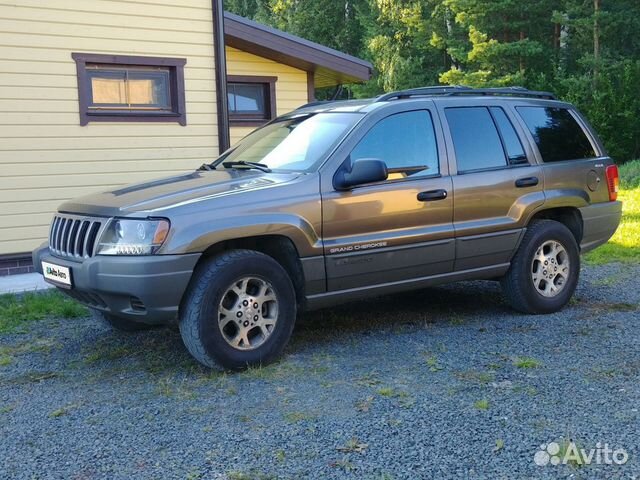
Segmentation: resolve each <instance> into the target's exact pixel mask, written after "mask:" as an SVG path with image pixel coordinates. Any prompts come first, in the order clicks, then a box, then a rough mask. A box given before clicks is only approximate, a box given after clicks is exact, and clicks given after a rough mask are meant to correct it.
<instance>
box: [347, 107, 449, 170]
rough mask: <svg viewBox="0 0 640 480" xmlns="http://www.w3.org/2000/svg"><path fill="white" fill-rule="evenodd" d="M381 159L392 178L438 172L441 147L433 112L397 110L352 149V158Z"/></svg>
mask: <svg viewBox="0 0 640 480" xmlns="http://www.w3.org/2000/svg"><path fill="white" fill-rule="evenodd" d="M361 158H379V159H380V160H382V161H384V162H385V163H386V164H387V168H388V169H389V174H390V175H389V179H390V180H398V179H401V178H406V177H413V176H420V175H437V174H438V173H439V172H440V168H439V165H438V149H437V146H436V134H435V130H434V127H433V121H432V120H431V114H430V113H429V112H428V111H426V110H417V111H412V112H404V113H396V114H394V115H390V116H388V117H387V118H385V119H383V120H380V122H378V123H377V124H376V125H374V127H373V128H372V129H371V130H369V131H368V132H367V134H366V135H365V136H364V137H363V138H362V140H360V143H358V145H357V146H356V147H355V148H354V149H353V151H352V152H351V161H352V162H354V161H356V160H358V159H361Z"/></svg>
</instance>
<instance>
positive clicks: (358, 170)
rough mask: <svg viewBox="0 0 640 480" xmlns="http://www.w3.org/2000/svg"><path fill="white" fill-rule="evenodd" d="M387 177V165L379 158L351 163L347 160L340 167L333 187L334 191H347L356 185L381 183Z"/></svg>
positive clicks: (361, 159)
mask: <svg viewBox="0 0 640 480" xmlns="http://www.w3.org/2000/svg"><path fill="white" fill-rule="evenodd" d="M388 176H389V173H388V171H387V164H386V163H384V162H383V161H382V160H380V159H379V158H359V159H357V160H356V161H354V162H353V163H351V162H349V161H348V160H347V161H346V162H345V163H344V164H343V166H342V167H340V170H338V172H337V173H336V176H335V178H334V180H333V185H334V187H335V188H336V190H348V189H350V188H352V187H355V186H356V185H364V184H365V183H375V182H382V181H384V180H386V179H387V177H388Z"/></svg>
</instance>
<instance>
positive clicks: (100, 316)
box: [91, 308, 157, 332]
mask: <svg viewBox="0 0 640 480" xmlns="http://www.w3.org/2000/svg"><path fill="white" fill-rule="evenodd" d="M91 314H92V315H93V318H95V319H97V320H99V321H101V322H102V323H106V324H107V325H109V326H110V327H111V328H113V329H114V330H119V331H121V332H140V331H142V330H151V329H152V328H157V325H149V324H147V323H141V322H136V321H132V320H127V319H124V318H120V317H115V316H113V315H111V314H110V313H107V312H103V311H102V310H96V309H93V308H92V309H91Z"/></svg>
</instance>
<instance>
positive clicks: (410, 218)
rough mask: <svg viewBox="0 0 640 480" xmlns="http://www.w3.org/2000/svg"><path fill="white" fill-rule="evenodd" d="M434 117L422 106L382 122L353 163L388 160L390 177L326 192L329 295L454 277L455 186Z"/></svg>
mask: <svg viewBox="0 0 640 480" xmlns="http://www.w3.org/2000/svg"><path fill="white" fill-rule="evenodd" d="M434 116H435V112H433V111H432V110H431V109H430V108H423V109H420V110H412V111H404V112H400V113H395V114H392V115H389V116H387V117H385V118H383V119H381V120H380V121H379V122H378V123H376V124H375V125H374V126H372V127H371V129H370V130H369V131H368V132H367V133H366V134H365V135H364V136H363V137H362V139H361V140H360V141H359V142H358V143H357V145H356V146H355V148H353V150H352V151H351V153H350V155H349V159H348V160H347V161H351V162H353V161H355V160H358V159H363V158H377V159H380V160H383V161H384V162H385V163H386V165H387V168H388V170H389V178H388V179H387V180H386V181H384V182H379V183H375V184H369V185H360V186H357V187H355V188H353V189H351V190H349V191H336V190H335V189H333V188H329V187H327V188H325V190H326V191H323V192H322V210H323V237H324V249H325V262H326V272H327V287H328V291H339V290H347V289H354V288H355V289H357V288H359V287H366V286H373V285H383V284H390V283H394V282H403V281H410V280H412V279H417V278H422V277H427V276H431V275H437V274H443V273H449V272H451V271H452V269H453V262H454V253H455V248H454V240H453V225H452V214H453V200H452V181H451V177H450V176H449V174H448V168H447V164H446V156H445V155H444V152H443V148H442V145H443V143H442V133H441V131H440V130H439V129H436V128H435V126H434ZM435 125H437V123H435Z"/></svg>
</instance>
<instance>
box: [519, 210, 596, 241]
mask: <svg viewBox="0 0 640 480" xmlns="http://www.w3.org/2000/svg"><path fill="white" fill-rule="evenodd" d="M535 220H554V221H556V222H559V223H562V224H563V225H564V226H565V227H567V228H568V229H569V231H571V233H572V234H573V237H574V238H575V239H576V243H577V244H578V247H579V246H580V243H581V242H582V237H583V236H584V222H583V220H582V214H581V213H580V210H579V209H578V208H576V207H553V208H547V209H544V210H539V211H537V212H535V213H534V214H533V215H532V216H531V218H530V219H529V222H528V224H531V222H533V221H535Z"/></svg>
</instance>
